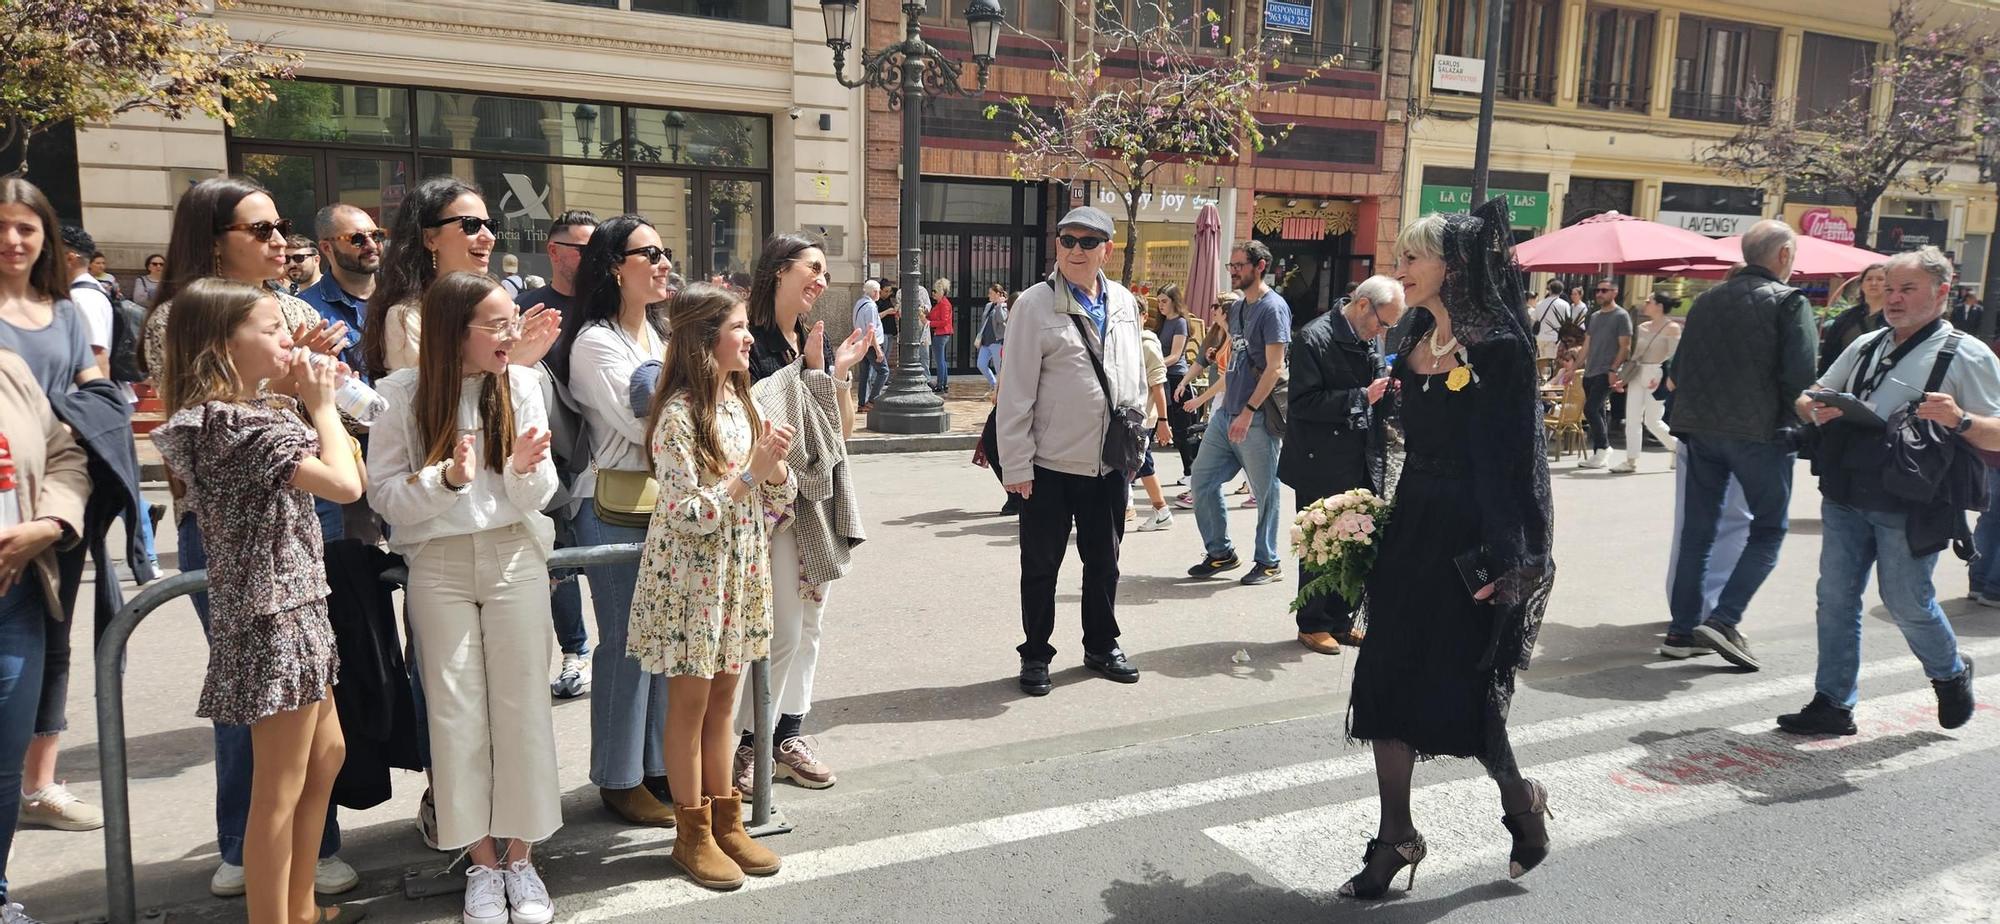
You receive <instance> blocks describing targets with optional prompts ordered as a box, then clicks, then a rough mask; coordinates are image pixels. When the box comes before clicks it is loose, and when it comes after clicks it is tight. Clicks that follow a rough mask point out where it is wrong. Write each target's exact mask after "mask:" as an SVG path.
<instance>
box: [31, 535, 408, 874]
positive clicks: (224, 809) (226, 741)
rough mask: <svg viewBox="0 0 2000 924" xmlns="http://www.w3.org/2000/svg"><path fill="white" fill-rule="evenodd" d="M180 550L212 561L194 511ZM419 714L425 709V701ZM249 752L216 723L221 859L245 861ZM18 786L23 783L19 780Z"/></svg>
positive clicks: (240, 737) (328, 851)
mask: <svg viewBox="0 0 2000 924" xmlns="http://www.w3.org/2000/svg"><path fill="white" fill-rule="evenodd" d="M335 509H336V510H337V509H339V508H335ZM322 522H324V521H322ZM180 556H181V559H180V561H181V570H182V571H198V570H201V569H203V568H206V567H208V550H207V549H206V548H204V547H203V546H202V542H201V527H200V526H198V525H196V524H195V520H194V517H192V516H184V517H181V523H180ZM192 599H193V600H194V615H195V617H196V618H197V619H200V620H201V634H202V637H203V638H207V637H208V594H207V593H198V594H195V595H194V596H193V598H192ZM417 715H418V716H419V717H421V716H422V715H423V712H422V706H421V704H419V707H418V713H417ZM417 724H419V725H422V724H423V723H422V722H418V723H417ZM250 754H251V751H250V726H248V725H223V724H221V723H219V722H218V723H216V724H215V844H216V848H217V849H218V850H220V851H221V852H222V862H224V863H227V864H229V865H231V866H242V865H243V828H244V826H245V825H246V824H248V823H249V821H250V776H251V773H252V772H254V769H255V768H254V767H253V766H252V764H251V761H250ZM14 788H15V789H20V786H19V785H18V781H17V785H16V786H15V787H14ZM338 810H339V807H338V806H336V805H334V804H332V803H331V802H329V803H328V804H327V807H326V831H325V832H324V833H322V834H321V835H320V839H319V858H320V859H322V860H324V859H326V858H327V857H330V856H333V855H334V854H336V853H339V852H340V819H339V817H337V815H336V812H337V811H338Z"/></svg>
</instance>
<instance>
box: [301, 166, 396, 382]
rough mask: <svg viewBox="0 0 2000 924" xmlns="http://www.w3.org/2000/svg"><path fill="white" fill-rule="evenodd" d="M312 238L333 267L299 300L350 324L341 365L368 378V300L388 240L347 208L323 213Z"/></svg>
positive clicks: (340, 206) (370, 222) (366, 219)
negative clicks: (364, 328)
mask: <svg viewBox="0 0 2000 924" xmlns="http://www.w3.org/2000/svg"><path fill="white" fill-rule="evenodd" d="M313 236H314V237H315V238H318V239H319V252H320V254H321V255H322V256H326V257H331V258H332V262H331V263H330V265H328V266H326V267H325V269H326V272H324V273H322V274H321V275H320V277H319V281H318V282H316V283H313V284H312V285H309V286H307V287H305V288H303V289H300V290H299V298H300V299H302V300H304V301H305V303H306V304H308V305H311V306H313V310H314V311H317V312H319V315H320V317H323V318H325V319H326V320H327V323H329V324H332V323H335V322H344V323H346V325H347V346H346V347H344V348H342V349H341V351H340V361H341V362H344V363H346V364H347V368H349V369H352V370H354V374H356V375H362V376H365V375H366V374H367V372H366V370H367V368H368V367H367V364H366V363H363V362H362V361H361V325H362V322H363V321H364V320H365V319H366V318H367V316H368V297H369V296H371V295H374V294H375V273H376V271H377V270H380V269H381V268H382V249H383V248H384V247H385V246H387V241H388V240H389V236H388V235H387V234H386V233H384V232H383V231H382V229H381V228H378V227H376V226H375V219H374V218H371V217H369V215H368V213H367V212H364V211H362V210H360V209H358V208H356V207H354V206H351V205H346V204H342V203H335V204H333V205H329V206H327V207H326V208H323V209H320V210H319V214H318V215H316V216H314V218H313Z"/></svg>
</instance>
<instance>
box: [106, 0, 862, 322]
mask: <svg viewBox="0 0 2000 924" xmlns="http://www.w3.org/2000/svg"><path fill="white" fill-rule="evenodd" d="M496 12H497V10H496V7H495V6H494V5H492V4H488V3H479V2H473V0H430V2H426V3H422V4H412V3H398V2H390V0H348V2H342V3H333V2H328V0H285V2H276V0H242V2H239V3H237V4H235V5H234V6H232V7H230V8H229V9H227V10H226V11H225V12H224V13H223V14H222V15H223V18H224V21H225V22H227V23H228V25H229V28H230V31H231V32H232V33H233V34H235V35H237V36H238V37H241V38H258V39H262V40H265V41H267V42H271V43H273V44H276V45H278V46H280V47H282V48H284V49H287V50H289V51H292V52H296V53H297V54H299V55H300V56H301V58H302V63H301V65H300V67H299V69H298V78H299V79H298V80H296V81H292V82H287V83H282V84H279V85H276V86H275V89H276V91H277V94H278V99H277V101H276V102H275V103H273V104H270V105H264V106H258V107H250V108H247V109H245V110H243V111H239V112H235V113H233V115H234V116H235V125H234V126H233V127H225V126H223V125H221V124H219V123H215V122H212V121H207V120H187V121H182V122H166V121H163V120H158V119H150V118H146V117H137V118H129V119H121V120H119V121H118V122H117V123H115V124H112V125H108V126H92V127H87V128H86V129H84V130H82V131H78V132H77V133H76V147H77V154H76V159H77V174H78V180H79V182H78V186H79V189H80V192H81V198H82V213H83V219H84V222H85V225H86V227H87V228H88V229H89V230H91V231H92V232H93V233H94V234H95V236H96V238H97V240H98V241H99V242H100V247H101V248H102V249H104V250H105V251H106V253H107V255H108V256H109V257H110V258H111V263H112V265H113V266H114V267H135V266H139V265H141V262H140V261H141V259H142V258H143V256H144V254H145V253H148V252H152V251H156V250H160V249H162V245H164V243H165V241H166V238H167V231H168V227H169V224H170V221H171V213H172V208H173V205H174V203H175V201H177V199H178V197H179V194H180V192H181V191H183V190H185V189H186V188H187V187H188V186H189V185H190V184H191V183H193V182H196V181H199V180H200V179H202V178H203V177H206V176H211V175H214V174H216V173H220V172H222V171H224V170H228V171H231V172H234V173H239V174H242V175H244V176H248V177H251V178H253V179H256V180H258V181H259V182H261V183H263V184H264V185H266V186H267V187H269V188H270V189H271V190H272V193H273V195H274V197H275V198H276V199H277V201H278V207H279V212H280V214H282V215H283V216H284V217H287V218H290V219H292V221H293V222H294V223H295V224H299V225H301V226H302V228H303V227H309V226H310V222H311V219H312V217H313V213H314V212H315V211H316V210H317V209H318V208H320V207H321V206H324V205H327V204H330V203H333V202H346V203H351V204H354V205H358V206H360V207H362V208H364V209H367V210H368V211H370V212H371V213H373V214H375V216H376V220H377V221H378V222H380V223H381V224H383V225H385V226H386V225H388V224H389V220H388V219H389V216H390V215H391V214H392V213H393V212H394V210H395V209H396V208H397V206H398V205H399V204H400V202H401V200H402V198H403V196H404V195H405V194H406V193H407V191H408V190H409V188H410V187H411V186H412V185H413V184H415V183H417V182H419V181H421V180H422V179H424V178H426V177H430V176H435V175H439V174H451V175H454V176H457V177H459V178H461V179H463V180H466V181H468V182H471V183H473V184H474V185H476V186H477V187H478V188H479V189H480V191H481V193H482V195H483V196H484V197H485V198H486V200H487V207H488V209H489V210H490V212H491V214H492V216H493V217H494V218H496V219H498V220H500V221H501V223H502V231H501V233H500V235H499V238H500V241H499V244H498V247H497V250H498V251H499V252H500V253H515V254H518V255H519V257H520V260H521V266H522V270H521V271H522V272H523V273H524V274H528V273H538V274H543V275H546V273H547V259H546V256H545V255H544V253H545V248H544V246H543V241H544V235H545V229H546V226H547V224H548V222H549V220H550V219H551V218H552V217H553V216H555V215H558V214H561V213H562V212H563V211H564V210H566V209H574V208H585V209H590V210H591V211H594V212H596V213H597V215H598V216H599V217H600V218H603V217H609V216H612V215H617V214H620V213H623V212H639V213H641V214H644V215H646V216H647V217H648V218H649V219H651V220H652V221H653V222H654V223H655V224H656V226H657V227H658V229H659V231H660V234H661V237H662V238H663V239H664V240H665V242H666V244H667V246H668V247H670V248H672V249H673V251H674V253H675V256H676V260H675V263H676V271H677V272H681V273H682V274H683V275H685V276H687V277H688V278H690V279H699V278H704V277H706V276H710V275H715V274H721V275H725V276H733V275H736V274H745V275H747V273H748V272H749V270H750V269H751V266H752V261H753V260H754V259H755V256H756V253H757V249H758V246H759V243H760V241H761V240H762V239H763V237H764V236H765V235H766V234H767V233H769V232H770V231H771V230H772V229H774V228H775V229H783V230H794V229H805V230H807V231H808V232H810V233H813V234H817V235H820V236H822V237H823V238H824V239H825V240H826V241H827V249H828V252H829V253H828V256H829V262H830V264H831V267H830V268H831V271H832V274H833V278H834V281H835V283H836V284H837V285H839V286H841V287H843V288H844V287H846V286H851V285H853V284H854V283H855V282H856V281H857V280H858V278H859V275H860V264H861V259H862V249H861V247H860V240H861V229H862V215H861V211H860V200H859V197H858V196H857V189H856V187H855V183H856V180H857V179H858V177H859V170H858V166H859V163H860V151H861V148H860V127H861V126H860V124H859V122H858V121H857V118H856V116H857V113H858V110H857V106H858V104H859V100H860V98H859V95H858V93H856V92H854V91H850V90H847V89H846V88H844V87H841V86H840V85H839V84H838V83H836V82H835V81H834V80H833V79H832V77H831V65H832V62H831V60H830V58H829V56H828V54H827V52H826V48H825V32H824V25H823V21H822V19H821V16H820V13H819V7H818V6H817V5H816V4H813V5H806V4H799V5H795V4H793V3H792V2H790V0H743V2H730V3H707V2H700V3H697V2H694V0H567V2H539V0H530V2H520V3H512V4H507V5H506V8H505V13H504V15H496ZM497 257H498V254H496V259H495V260H494V261H493V265H494V267H495V269H496V271H497V269H498V267H499V263H500V261H499V259H497ZM840 313H844V312H840Z"/></svg>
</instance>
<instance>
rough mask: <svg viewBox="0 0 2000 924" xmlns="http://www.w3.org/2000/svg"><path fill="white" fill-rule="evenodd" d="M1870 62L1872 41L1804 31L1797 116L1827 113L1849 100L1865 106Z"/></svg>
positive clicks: (1868, 90)
mask: <svg viewBox="0 0 2000 924" xmlns="http://www.w3.org/2000/svg"><path fill="white" fill-rule="evenodd" d="M1874 64H1875V43H1874V42H1864V41H1862V40H1860V39H1851V38H1843V37H1841V36H1838V35H1821V34H1819V33H1817V32H1808V33H1806V40H1805V46H1804V49H1803V51H1802V53H1801V54H1800V55H1799V94H1798V115H1799V117H1800V118H1807V117H1811V116H1815V115H1820V114H1823V113H1826V112H1831V111H1832V110H1834V109H1837V108H1839V107H1840V105H1841V104H1842V103H1845V102H1847V101H1849V100H1854V101H1857V102H1859V103H1860V104H1861V106H1862V108H1864V109H1866V108H1867V107H1868V105H1869V101H1870V97H1871V91H1870V88H1869V85H1868V82H1867V77H1868V73H1869V69H1870V68H1872V67H1873V66H1874Z"/></svg>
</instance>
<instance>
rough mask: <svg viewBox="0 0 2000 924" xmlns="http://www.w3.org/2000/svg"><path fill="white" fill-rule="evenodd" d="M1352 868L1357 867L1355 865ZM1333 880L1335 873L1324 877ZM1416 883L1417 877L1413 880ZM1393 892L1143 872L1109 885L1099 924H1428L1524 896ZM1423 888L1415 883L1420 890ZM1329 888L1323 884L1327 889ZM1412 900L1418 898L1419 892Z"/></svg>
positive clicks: (1473, 890)
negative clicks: (1329, 923) (1339, 893)
mask: <svg viewBox="0 0 2000 924" xmlns="http://www.w3.org/2000/svg"><path fill="white" fill-rule="evenodd" d="M1356 866H1357V868H1358V867H1359V863H1357V864H1356ZM1328 875H1329V876H1338V875H1340V874H1338V873H1328ZM1417 878H1418V879H1419V880H1422V878H1423V877H1422V876H1421V875H1419V876H1418V877H1417ZM1402 884H1403V883H1402V881H1401V878H1400V877H1398V881H1397V883H1396V885H1397V887H1398V888H1395V889H1391V890H1390V892H1389V897H1388V898H1386V899H1383V900H1381V901H1376V902H1357V901H1352V900H1346V899H1341V898H1337V897H1334V896H1330V895H1329V896H1319V895H1307V894H1304V893H1300V892H1292V891H1289V890H1286V889H1281V888H1278V887H1275V886H1270V885H1266V884H1264V883H1262V882H1258V881H1257V880H1256V879H1254V878H1252V877H1250V876H1247V875H1244V874H1242V873H1217V874H1215V875H1213V876H1210V877H1208V878H1207V879H1204V880H1202V881H1200V882H1195V883H1190V882H1188V881H1186V880H1184V879H1177V878H1175V877H1173V876H1171V875H1168V874H1167V873H1165V872H1162V871H1160V870H1158V869H1156V868H1154V867H1153V866H1152V865H1151V864H1148V865H1147V867H1146V878H1145V881H1143V882H1126V881H1123V880H1117V881H1113V882H1112V883H1111V885H1110V886H1108V887H1107V888H1105V890H1104V910H1105V912H1106V917H1105V919H1104V920H1105V924H1173V922H1190V924H1192V922H1203V924H1206V922H1212V921H1229V922H1232V924H1238V922H1253V921H1273V922H1278V921H1283V922H1294V921H1325V920H1346V919H1359V918H1362V917H1364V916H1365V917H1366V919H1367V920H1369V921H1371V922H1388V924H1398V922H1410V924H1415V922H1420V921H1434V920H1437V919H1439V918H1442V917H1444V916H1445V915H1448V914H1450V913H1452V912H1454V911H1457V910H1458V909H1460V908H1464V907H1466V906H1468V905H1474V904H1478V903H1480V902H1487V901H1493V900H1495V899H1502V898H1511V897H1514V896H1518V895H1525V894H1527V889H1525V888H1522V887H1521V886H1519V885H1516V884H1514V883H1512V882H1488V883H1483V884H1481V885H1475V886H1468V887H1466V888H1463V889H1460V890H1458V891H1457V892H1453V893H1450V894H1448V895H1440V896H1437V897H1435V898H1417V897H1415V896H1413V895H1411V894H1409V893H1405V892H1403V891H1402V890H1401V888H1400V887H1401V886H1402ZM1422 885H1423V883H1422V882H1421V881H1420V882H1419V883H1418V888H1419V889H1421V888H1422ZM1333 887H1334V884H1333V883H1332V882H1331V881H1329V884H1328V888H1329V889H1331V888H1333ZM1418 894H1421V892H1419V893H1418Z"/></svg>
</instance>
